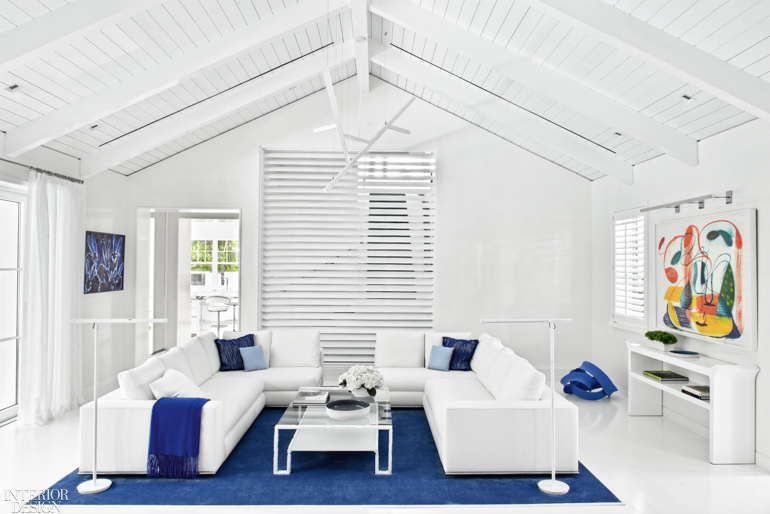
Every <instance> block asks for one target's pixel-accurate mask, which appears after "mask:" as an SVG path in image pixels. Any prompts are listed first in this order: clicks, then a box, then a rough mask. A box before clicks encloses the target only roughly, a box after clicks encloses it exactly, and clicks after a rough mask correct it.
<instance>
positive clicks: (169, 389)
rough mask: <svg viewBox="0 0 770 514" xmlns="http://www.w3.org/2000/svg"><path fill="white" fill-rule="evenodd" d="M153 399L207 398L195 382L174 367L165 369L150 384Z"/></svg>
mask: <svg viewBox="0 0 770 514" xmlns="http://www.w3.org/2000/svg"><path fill="white" fill-rule="evenodd" d="M150 389H152V394H153V396H154V397H155V399H157V400H160V399H161V398H208V396H206V393H204V392H203V391H202V390H201V388H200V387H198V386H197V385H195V382H193V381H192V380H190V379H189V378H187V377H186V376H184V375H183V374H181V373H180V372H178V371H177V370H175V369H167V370H166V372H165V373H164V374H163V376H162V377H160V378H159V379H158V380H156V381H155V382H153V383H151V384H150Z"/></svg>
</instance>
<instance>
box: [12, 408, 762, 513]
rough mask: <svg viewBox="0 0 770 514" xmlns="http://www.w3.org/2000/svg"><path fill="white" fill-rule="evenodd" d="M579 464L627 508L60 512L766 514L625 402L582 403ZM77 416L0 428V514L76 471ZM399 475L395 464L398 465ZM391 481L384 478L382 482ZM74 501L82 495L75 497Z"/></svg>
mask: <svg viewBox="0 0 770 514" xmlns="http://www.w3.org/2000/svg"><path fill="white" fill-rule="evenodd" d="M571 400H572V401H573V402H574V403H576V404H577V405H578V406H579V408H580V460H581V462H583V464H585V465H586V466H587V467H588V468H589V469H590V470H591V471H592V472H593V473H594V474H595V475H596V476H597V477H599V479H600V480H601V481H602V482H604V484H605V485H607V487H609V488H610V490H612V492H613V493H615V495H616V496H618V497H619V498H620V499H621V501H622V502H623V503H624V505H623V506H597V505H592V506H536V507H504V508H503V507H497V508H494V507H485V508H466V507H451V508H442V509H438V508H423V507H419V508H363V507H362V508H357V507H350V508H341V507H325V508H312V509H309V508H286V507H284V508H261V509H258V508H251V507H223V508H221V509H213V508H211V507H200V508H190V507H181V508H180V507H158V508H153V509H148V508H147V507H137V508H130V507H108V508H105V507H94V508H77V509H76V508H67V506H66V505H63V506H62V509H61V511H62V512H65V513H66V512H79V511H85V512H111V513H122V512H132V513H136V512H190V511H196V512H212V511H215V510H217V511H219V512H227V511H232V510H238V511H244V512H245V511H249V512H252V511H253V512H260V513H269V512H280V513H281V514H289V513H291V514H293V513H295V512H296V513H299V512H308V511H310V510H312V511H314V512H324V513H331V512H335V513H336V512H345V513H369V512H372V513H377V514H381V513H385V512H387V513H391V512H398V511H402V510H408V511H409V512H410V513H414V514H416V513H420V514H423V513H424V514H429V513H430V514H434V513H437V512H439V511H443V512H446V511H452V512H472V511H484V512H490V511H496V512H514V513H515V514H518V513H525V512H539V513H547V514H562V513H568V514H588V513H596V512H598V513H600V514H605V513H606V514H616V513H623V514H629V513H635V514H642V513H644V514H647V513H649V514H663V513H665V514H671V513H677V514H689V513H699V514H701V513H702V514H708V513H715V514H717V513H718V514H732V513H740V514H753V513H756V514H768V513H770V472H768V471H766V470H764V469H762V468H760V467H758V466H753V465H751V466H747V465H744V466H713V465H711V464H709V463H708V441H707V440H706V439H705V438H703V437H700V436H698V435H696V434H694V433H693V432H690V431H689V430H687V429H686V428H684V427H681V426H680V425H677V424H676V423H674V422H672V421H670V420H668V419H664V418H660V417H645V418H639V417H635V418H629V417H628V416H627V415H626V398H625V397H623V396H620V395H619V394H616V395H615V396H614V397H613V398H612V400H611V401H607V400H602V401H599V402H588V401H582V400H580V399H578V398H571ZM77 424H78V416H77V412H76V411H72V412H69V413H67V414H66V415H64V416H62V417H61V418H60V419H58V420H57V421H55V422H53V423H51V424H49V425H47V426H45V427H39V428H33V427H24V426H21V425H19V424H18V423H12V424H10V425H7V426H5V427H2V428H0V490H2V491H3V493H2V494H3V497H2V498H0V514H3V513H6V512H9V513H10V512H12V510H11V504H10V503H9V502H6V501H5V490H8V489H44V488H46V487H48V486H50V485H51V484H53V483H54V482H56V481H57V480H58V479H59V478H61V477H62V476H64V475H65V474H67V473H69V472H70V471H72V470H73V469H74V468H75V467H77V452H78V448H77V441H78V438H77V431H78V426H77ZM394 472H395V473H398V461H395V462H394ZM383 480H387V477H383ZM72 493H73V494H78V493H77V492H75V491H72Z"/></svg>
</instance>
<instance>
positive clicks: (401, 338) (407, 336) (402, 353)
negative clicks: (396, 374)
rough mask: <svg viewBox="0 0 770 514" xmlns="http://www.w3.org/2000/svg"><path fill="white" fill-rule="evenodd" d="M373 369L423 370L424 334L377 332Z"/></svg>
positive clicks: (404, 331) (415, 332) (407, 331)
mask: <svg viewBox="0 0 770 514" xmlns="http://www.w3.org/2000/svg"><path fill="white" fill-rule="evenodd" d="M428 357H429V358H430V356H428ZM374 367H375V368H395V367H398V368H423V369H425V333H424V332H417V331H413V330H387V331H383V332H377V336H376V340H375V343H374Z"/></svg>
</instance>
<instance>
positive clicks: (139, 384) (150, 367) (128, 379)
mask: <svg viewBox="0 0 770 514" xmlns="http://www.w3.org/2000/svg"><path fill="white" fill-rule="evenodd" d="M165 372H166V366H164V365H163V362H162V361H161V360H160V359H159V358H157V357H150V358H149V359H147V360H146V361H144V362H143V363H142V364H141V365H139V366H137V367H135V368H133V369H129V370H126V371H121V372H120V373H118V383H119V384H120V390H121V391H122V392H123V397H124V398H125V399H126V400H154V399H155V396H153V394H152V389H150V384H151V383H153V382H155V381H156V380H158V379H159V378H160V377H162V376H163V374H164V373H165Z"/></svg>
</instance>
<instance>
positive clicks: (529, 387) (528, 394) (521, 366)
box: [493, 355, 545, 401]
mask: <svg viewBox="0 0 770 514" xmlns="http://www.w3.org/2000/svg"><path fill="white" fill-rule="evenodd" d="M544 389H545V375H543V374H542V373H540V372H539V371H538V370H536V369H535V368H534V366H532V364H530V363H529V361H528V360H527V359H524V358H523V357H519V356H518V355H517V356H516V359H515V360H514V361H513V366H511V370H510V371H509V372H508V376H507V377H505V381H504V382H503V387H502V388H501V389H500V391H499V396H498V393H493V394H494V396H495V398H497V399H498V400H527V401H535V400H539V399H540V397H541V396H543V390H544Z"/></svg>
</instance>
